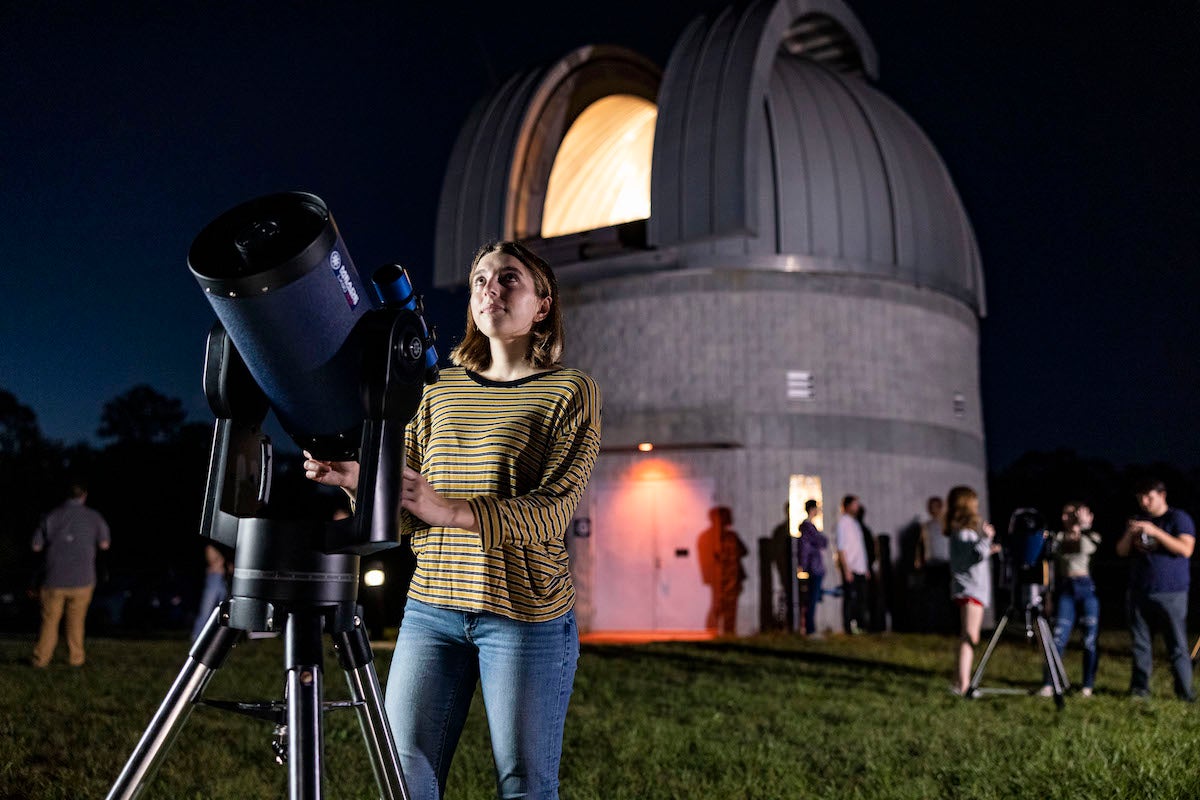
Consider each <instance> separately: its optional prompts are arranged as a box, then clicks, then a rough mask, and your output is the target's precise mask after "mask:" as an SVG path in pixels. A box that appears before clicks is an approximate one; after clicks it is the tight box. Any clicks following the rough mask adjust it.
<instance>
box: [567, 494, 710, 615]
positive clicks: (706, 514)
mask: <svg viewBox="0 0 1200 800" xmlns="http://www.w3.org/2000/svg"><path fill="white" fill-rule="evenodd" d="M714 490H715V486H714V481H713V480H712V479H704V478H700V479H677V478H666V479H644V480H635V481H626V482H619V483H601V484H599V485H593V487H592V491H591V492H590V494H591V497H592V502H591V517H592V536H593V544H592V547H593V550H592V552H593V554H594V556H595V561H594V572H593V581H592V588H593V591H592V597H593V607H594V609H595V616H594V617H593V625H592V627H593V629H594V630H596V631H656V630H661V631H704V630H705V628H706V620H707V618H708V614H709V610H710V607H711V605H712V597H713V595H712V588H711V587H710V586H708V585H706V584H705V583H704V581H703V579H702V576H701V560H700V553H699V549H700V546H701V544H700V542H699V541H698V540H699V538H700V535H701V534H702V533H704V531H705V530H706V529H708V528H710V527H711V526H712V521H711V519H710V511H711V510H712V509H713V507H714V505H715V503H714Z"/></svg>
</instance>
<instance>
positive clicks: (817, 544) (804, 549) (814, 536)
mask: <svg viewBox="0 0 1200 800" xmlns="http://www.w3.org/2000/svg"><path fill="white" fill-rule="evenodd" d="M804 513H805V514H807V515H808V516H807V517H806V518H805V520H804V521H803V522H801V523H800V539H799V541H798V542H797V543H796V547H797V549H798V550H799V557H798V558H797V559H796V562H797V568H798V569H799V571H800V572H802V573H807V575H808V577H807V578H806V579H805V580H807V581H808V600H807V601H806V602H805V605H804V633H805V634H807V635H808V636H816V635H817V604H818V603H820V602H821V583H822V581H824V579H825V548H826V547H828V546H829V539H827V538H826V537H825V534H823V533H821V529H820V528H818V527H817V523H816V518H817V515H818V514H820V513H821V506H820V504H819V503H817V501H816V500H808V501H806V502H805V503H804Z"/></svg>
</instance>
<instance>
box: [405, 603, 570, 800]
mask: <svg viewBox="0 0 1200 800" xmlns="http://www.w3.org/2000/svg"><path fill="white" fill-rule="evenodd" d="M578 660H579V632H578V630H577V629H576V627H575V613H574V612H573V611H568V612H567V613H566V614H564V615H562V616H561V617H558V618H557V619H554V620H551V621H549V622H517V621H515V620H511V619H508V618H506V617H501V616H499V615H496V614H489V613H475V612H468V611H454V610H451V609H445V608H439V607H437V606H432V605H429V604H428V603H422V602H420V601H418V600H413V599H411V598H410V599H409V601H408V603H407V604H406V605H405V608H404V620H403V622H402V623H401V625H400V635H399V637H398V638H397V640H396V653H395V655H394V656H393V657H392V664H391V667H390V669H389V670H388V678H387V691H386V693H385V696H384V708H385V710H386V711H387V716H388V721H389V723H390V724H391V727H392V732H393V734H394V735H395V738H396V750H397V752H398V753H399V756H400V765H401V767H402V768H403V770H404V778H405V782H406V783H407V784H408V789H409V792H410V793H411V795H412V798H413V800H436V798H441V797H442V796H443V795H444V794H445V792H446V776H447V774H449V772H450V760H451V758H453V757H454V750H455V748H456V747H457V746H458V738H459V735H460V734H461V733H462V729H463V723H464V722H465V721H466V719H467V711H468V710H469V709H470V707H471V698H472V696H473V695H474V694H475V686H476V684H481V685H482V687H483V705H484V708H485V710H486V712H487V721H488V732H489V734H490V736H491V742H492V758H493V760H494V761H495V764H496V791H497V796H498V797H501V798H510V797H522V798H531V799H534V800H556V798H557V797H558V766H559V761H560V760H561V759H562V741H563V723H564V722H565V720H566V716H567V703H568V702H569V701H570V699H571V688H572V686H573V684H574V681H575V665H576V662H577V661H578Z"/></svg>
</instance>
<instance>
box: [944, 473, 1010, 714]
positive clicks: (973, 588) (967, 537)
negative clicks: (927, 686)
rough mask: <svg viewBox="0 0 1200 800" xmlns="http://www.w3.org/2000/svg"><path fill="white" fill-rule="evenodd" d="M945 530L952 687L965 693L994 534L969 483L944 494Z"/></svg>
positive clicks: (988, 591) (987, 596)
mask: <svg viewBox="0 0 1200 800" xmlns="http://www.w3.org/2000/svg"><path fill="white" fill-rule="evenodd" d="M946 507H947V511H946V527H945V534H946V536H948V537H949V538H950V574H951V584H950V586H951V588H950V596H951V597H952V598H953V599H954V602H955V604H956V605H957V606H958V613H959V620H960V621H961V633H960V635H959V643H958V671H957V674H956V676H955V684H954V687H953V691H954V693H955V694H958V695H965V694H966V693H967V691H968V689H969V688H970V686H971V667H972V666H973V663H974V661H975V646H976V645H977V644H979V631H980V628H981V627H982V626H983V611H984V609H986V608H987V607H988V606H989V605H991V598H992V569H991V558H990V556H991V555H992V553H995V552H996V551H998V550H999V548H998V547H997V546H995V545H994V544H993V543H992V539H993V537H994V536H995V535H996V530H995V528H993V527H992V525H991V523H990V522H984V521H983V520H982V519H980V517H979V495H978V494H976V493H975V490H974V489H972V488H971V487H969V486H955V487H954V488H953V489H951V490H950V496H949V497H948V498H946Z"/></svg>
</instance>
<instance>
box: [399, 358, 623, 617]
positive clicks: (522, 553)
mask: <svg viewBox="0 0 1200 800" xmlns="http://www.w3.org/2000/svg"><path fill="white" fill-rule="evenodd" d="M406 443H407V448H408V454H407V458H408V465H409V466H410V467H412V468H413V469H416V470H419V471H420V472H421V474H422V475H424V476H425V478H426V480H428V481H429V483H430V484H431V485H432V486H433V488H434V489H436V490H437V491H438V492H440V493H441V494H443V495H444V496H446V497H449V498H454V499H465V500H467V501H468V502H469V503H470V505H471V510H472V511H473V512H475V519H476V520H477V521H478V522H479V526H480V530H481V532H480V533H473V532H471V531H466V530H463V529H461V528H442V527H429V526H428V525H426V524H425V523H424V522H422V521H421V520H419V519H417V518H415V517H413V516H412V515H411V514H409V513H408V512H405V513H404V530H403V532H404V533H405V534H408V533H411V534H412V547H413V552H414V553H416V556H417V570H416V574H414V575H413V579H412V585H411V587H410V589H409V596H411V597H413V598H416V599H417V600H420V601H421V602H424V603H430V604H432V605H436V606H442V607H445V608H455V609H460V610H463V611H490V612H493V613H496V614H500V615H502V616H505V617H509V618H510V619H515V620H520V621H524V622H544V621H546V620H549V619H553V618H555V617H557V616H559V615H561V614H563V613H565V612H566V611H568V610H569V609H570V608H571V607H572V605H573V604H574V602H575V588H574V587H573V586H572V584H571V573H570V571H569V569H568V563H567V547H566V540H565V538H564V534H565V531H566V528H567V525H568V523H569V522H570V521H571V517H572V515H574V513H575V508H576V506H577V505H578V504H579V498H580V496H581V495H582V494H583V490H584V488H585V487H586V486H587V482H588V478H589V477H590V476H591V473H592V466H593V465H594V464H595V463H596V456H597V454H598V453H599V451H600V390H599V389H598V388H597V387H596V384H595V382H594V381H593V380H592V379H591V378H590V377H588V376H587V375H586V374H584V373H583V372H580V371H579V370H577V369H559V370H555V371H552V372H543V373H540V374H537V375H532V376H530V377H528V378H523V379H521V380H517V381H511V382H505V383H499V382H496V381H489V380H487V379H486V378H483V377H481V376H479V375H476V374H475V373H472V372H468V371H467V370H465V369H463V368H461V367H454V368H451V369H447V370H445V371H444V372H442V374H441V378H440V379H439V380H438V382H437V383H436V384H434V385H433V386H429V387H427V388H426V389H425V395H424V397H423V398H422V399H421V406H420V408H419V409H418V410H417V414H416V416H415V417H413V419H412V421H411V422H409V425H408V431H407V436H406Z"/></svg>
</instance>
